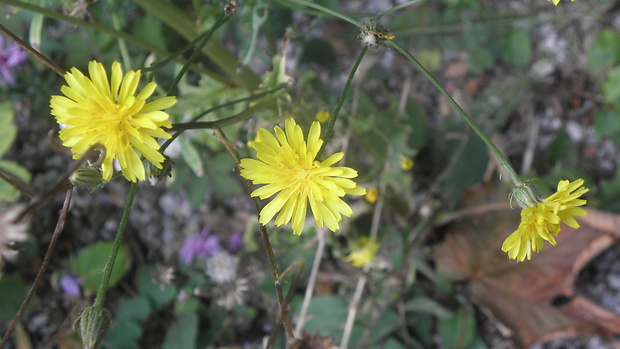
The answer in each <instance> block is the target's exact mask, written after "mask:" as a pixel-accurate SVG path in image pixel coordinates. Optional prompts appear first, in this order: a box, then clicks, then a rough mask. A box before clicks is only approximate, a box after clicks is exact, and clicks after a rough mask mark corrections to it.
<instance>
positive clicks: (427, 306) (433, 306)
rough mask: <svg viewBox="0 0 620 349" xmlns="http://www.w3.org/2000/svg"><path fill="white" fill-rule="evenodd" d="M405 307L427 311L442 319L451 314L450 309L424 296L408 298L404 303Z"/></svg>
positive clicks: (415, 310)
mask: <svg viewBox="0 0 620 349" xmlns="http://www.w3.org/2000/svg"><path fill="white" fill-rule="evenodd" d="M405 309H407V310H409V311H413V312H422V313H429V314H432V315H435V316H437V317H438V318H442V319H448V318H450V317H451V316H452V312H451V311H449V310H448V309H446V308H444V307H443V306H442V305H441V304H439V303H437V302H435V301H434V300H432V299H431V298H428V297H425V296H418V297H414V298H412V299H410V300H408V301H407V303H405Z"/></svg>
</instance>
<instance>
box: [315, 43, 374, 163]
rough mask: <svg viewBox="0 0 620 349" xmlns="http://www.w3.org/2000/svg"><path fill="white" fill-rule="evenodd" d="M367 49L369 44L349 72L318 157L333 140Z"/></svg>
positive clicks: (318, 156)
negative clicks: (339, 117)
mask: <svg viewBox="0 0 620 349" xmlns="http://www.w3.org/2000/svg"><path fill="white" fill-rule="evenodd" d="M366 51H368V46H364V48H362V51H361V52H360V54H359V56H357V60H356V61H355V64H353V68H352V69H351V72H350V73H349V78H348V79H347V82H346V84H345V85H344V88H343V89H342V93H341V94H340V99H338V103H337V104H336V108H335V109H334V113H333V114H332V116H331V117H330V118H329V124H328V125H327V129H326V130H325V137H324V139H323V145H322V146H321V150H319V153H318V154H317V158H320V156H321V154H322V153H323V150H325V146H326V145H327V143H329V141H330V140H331V138H332V136H333V134H334V125H335V124H336V120H337V119H338V115H340V109H341V108H342V104H344V100H345V99H346V98H347V94H348V93H349V89H350V88H351V82H352V81H353V77H354V76H355V72H357V68H359V66H360V63H361V62H362V58H364V55H365V54H366Z"/></svg>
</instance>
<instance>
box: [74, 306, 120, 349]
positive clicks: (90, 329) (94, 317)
mask: <svg viewBox="0 0 620 349" xmlns="http://www.w3.org/2000/svg"><path fill="white" fill-rule="evenodd" d="M78 321H80V336H81V337H82V345H83V346H84V349H97V348H98V347H99V344H100V343H101V341H102V340H103V337H105V335H106V333H107V332H108V328H109V327H110V324H111V323H112V315H111V314H110V312H109V311H107V310H105V309H104V308H103V307H102V306H90V307H86V308H84V309H83V310H82V313H81V314H80V316H78V317H77V319H75V322H78ZM73 325H74V326H75V323H74V324H73Z"/></svg>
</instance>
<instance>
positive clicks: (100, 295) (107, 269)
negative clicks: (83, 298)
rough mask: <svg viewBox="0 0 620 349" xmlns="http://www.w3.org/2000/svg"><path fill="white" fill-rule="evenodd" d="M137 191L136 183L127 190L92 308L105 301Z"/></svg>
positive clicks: (100, 305)
mask: <svg viewBox="0 0 620 349" xmlns="http://www.w3.org/2000/svg"><path fill="white" fill-rule="evenodd" d="M137 189H138V183H137V182H133V183H131V188H129V194H128V195H127V201H126V202H125V209H124V211H123V216H122V217H121V221H120V223H119V225H118V230H117V231H116V237H115V238H114V243H113V245H112V250H110V254H109V255H108V260H107V261H106V263H105V266H104V267H103V277H102V278H101V283H99V290H97V297H96V298H95V302H94V303H93V306H94V307H97V306H99V307H103V301H104V300H105V296H106V293H107V292H108V286H109V283H110V276H111V275H112V269H113V268H114V262H115V261H116V255H117V254H118V249H119V248H120V247H121V242H122V241H123V235H124V234H125V227H126V226H127V221H128V220H129V212H130V211H131V204H132V203H133V198H134V196H135V195H136V190H137Z"/></svg>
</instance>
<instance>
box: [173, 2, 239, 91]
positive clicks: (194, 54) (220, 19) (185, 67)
mask: <svg viewBox="0 0 620 349" xmlns="http://www.w3.org/2000/svg"><path fill="white" fill-rule="evenodd" d="M228 18H229V17H228V16H225V15H224V13H221V14H220V16H219V17H218V19H217V21H216V22H215V24H214V25H213V27H212V28H211V29H209V31H208V33H207V35H205V36H203V38H202V40H200V42H199V43H198V45H196V49H195V50H194V52H192V54H191V56H189V59H188V60H187V62H185V64H184V65H183V66H182V67H181V70H179V73H178V74H177V76H176V77H175V78H174V81H173V82H172V85H170V88H169V89H168V93H166V95H167V96H170V95H172V93H173V92H174V90H175V89H176V88H177V85H178V84H179V82H180V81H181V79H182V78H183V75H185V73H186V72H187V70H188V69H189V66H190V64H192V62H194V60H196V58H197V57H198V54H199V53H200V51H201V50H202V48H203V47H204V46H205V44H206V43H207V42H208V41H209V39H210V38H211V36H212V35H213V32H215V30H216V29H217V28H219V27H220V26H221V25H222V24H224V23H226V21H227V20H228Z"/></svg>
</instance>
